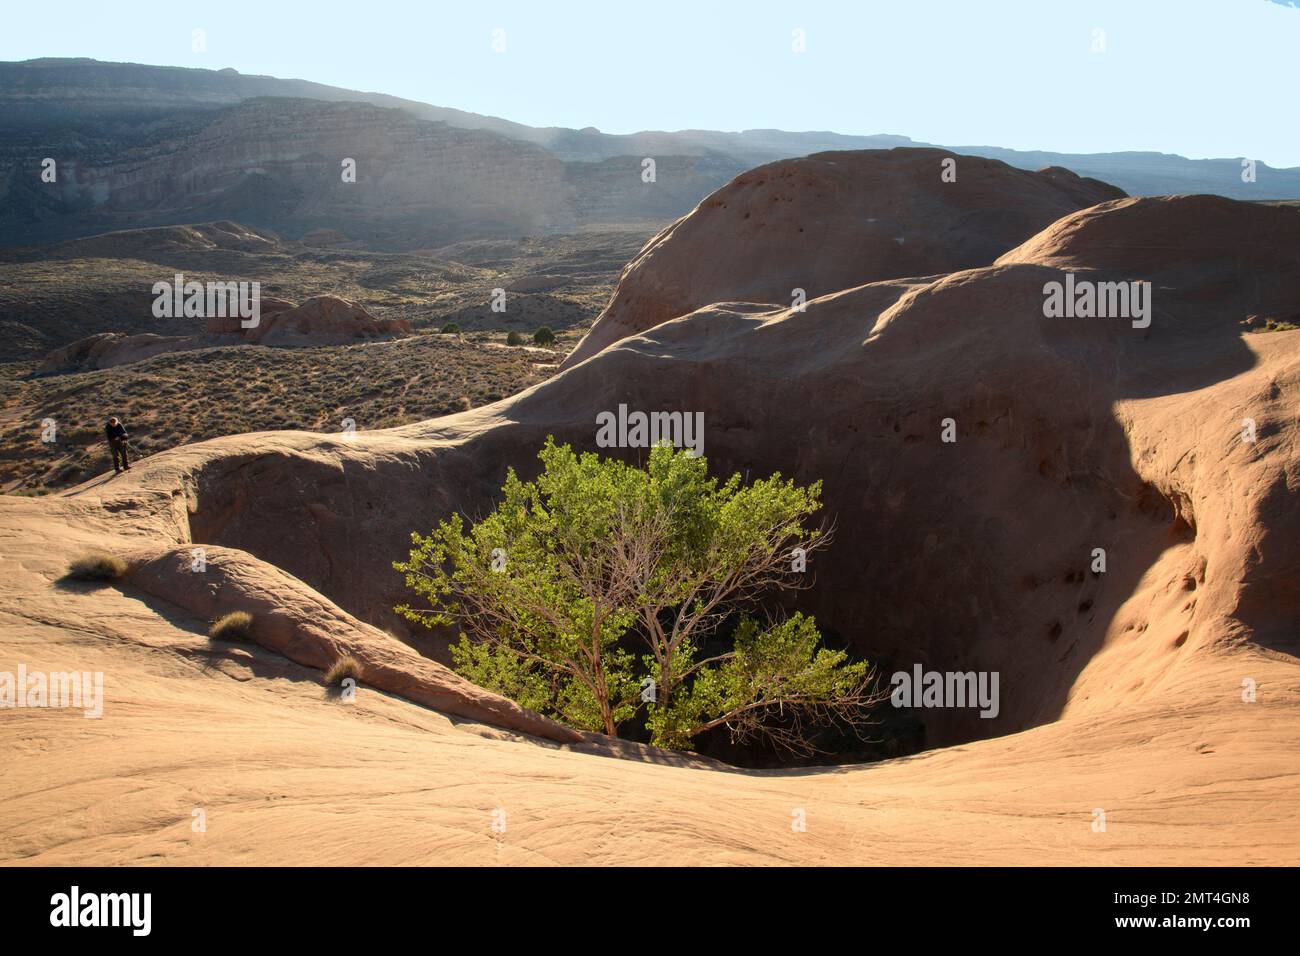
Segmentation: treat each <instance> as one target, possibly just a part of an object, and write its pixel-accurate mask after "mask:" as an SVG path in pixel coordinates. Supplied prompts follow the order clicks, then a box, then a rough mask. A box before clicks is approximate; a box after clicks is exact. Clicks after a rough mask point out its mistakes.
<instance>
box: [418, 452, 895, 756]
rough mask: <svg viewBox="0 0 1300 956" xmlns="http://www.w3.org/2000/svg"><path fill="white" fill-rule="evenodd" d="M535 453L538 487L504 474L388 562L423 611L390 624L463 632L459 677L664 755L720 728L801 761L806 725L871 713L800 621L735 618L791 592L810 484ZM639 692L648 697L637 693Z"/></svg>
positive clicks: (815, 493) (839, 656)
mask: <svg viewBox="0 0 1300 956" xmlns="http://www.w3.org/2000/svg"><path fill="white" fill-rule="evenodd" d="M540 458H541V461H542V465H543V470H542V472H541V474H540V475H539V476H538V477H537V479H536V480H535V481H532V482H524V481H521V480H520V479H519V477H518V476H517V475H516V474H515V473H514V471H513V470H511V471H510V472H509V474H508V475H507V478H506V482H505V486H504V488H503V496H502V500H501V502H500V503H499V504H498V505H497V507H496V509H495V510H494V511H493V512H492V513H491V514H489V515H488V516H487V517H485V518H483V519H482V520H481V521H479V522H478V523H476V524H474V525H473V526H472V527H470V528H468V529H467V528H466V527H465V524H464V522H463V520H462V519H461V517H460V516H459V515H452V516H451V517H450V518H447V519H446V520H444V521H442V522H441V523H440V524H439V526H438V527H437V528H436V529H434V531H433V532H432V533H431V534H429V535H427V536H424V535H420V534H418V533H417V534H413V535H412V543H413V544H414V548H413V550H412V551H411V554H410V559H409V560H408V561H406V562H398V563H396V564H395V565H394V566H395V567H396V568H397V569H398V570H400V571H403V572H404V573H405V575H406V583H407V586H408V587H409V588H411V589H412V590H413V591H414V592H415V593H416V594H418V595H420V596H421V597H423V598H425V599H426V600H427V601H428V606H427V607H426V608H422V609H416V608H413V607H410V606H407V605H404V606H402V607H399V608H398V609H397V610H398V611H399V612H400V613H402V614H404V615H405V616H407V617H408V618H410V619H412V620H415V621H419V622H422V623H424V624H427V625H430V626H437V625H450V624H453V623H454V624H459V626H460V628H461V632H462V633H461V638H460V641H459V643H458V644H457V645H456V646H455V647H454V648H453V650H452V655H453V661H454V664H455V667H456V669H457V670H458V671H459V672H460V673H462V674H463V675H465V676H466V677H467V678H469V679H470V680H472V681H474V682H475V683H477V684H479V685H481V686H484V687H487V688H489V689H492V690H495V691H497V692H499V693H502V694H504V695H506V696H508V697H511V698H512V699H514V700H516V701H518V702H519V703H521V704H523V705H524V706H526V707H529V708H532V709H533V710H536V711H538V712H540V713H544V714H547V715H549V716H552V717H555V718H557V719H559V720H561V721H564V722H566V723H568V724H571V725H573V726H575V727H580V728H583V729H589V730H597V731H602V732H605V733H609V734H616V733H625V734H632V735H633V736H635V735H636V734H637V733H638V732H647V733H648V734H649V736H650V737H651V739H652V741H653V742H654V743H656V744H659V745H663V746H672V747H687V746H689V745H690V741H691V740H692V739H693V738H694V737H696V736H698V735H699V734H701V733H704V732H706V731H708V730H711V729H713V728H715V727H720V726H726V727H728V728H729V729H730V731H731V733H732V736H733V737H734V738H736V739H740V740H743V739H750V738H754V737H765V738H767V739H769V740H771V741H773V742H775V743H776V744H777V745H779V746H784V747H788V748H790V749H792V750H796V751H801V750H802V751H807V750H809V749H811V743H810V740H809V737H810V734H809V729H810V728H811V727H813V726H818V725H824V724H827V723H836V722H839V723H844V724H846V725H848V726H851V727H856V726H858V724H859V723H860V722H861V719H862V718H863V716H864V715H865V712H866V710H867V709H868V708H869V706H870V705H871V704H872V703H874V698H873V695H872V693H871V692H870V690H869V689H868V684H869V680H870V674H869V672H868V666H867V665H866V664H865V663H851V662H849V661H848V658H847V655H846V654H845V653H844V652H842V651H832V650H828V649H826V648H824V647H822V646H821V641H820V636H819V634H818V632H817V628H816V623H815V621H814V620H813V619H812V618H810V617H805V616H803V615H798V614H796V615H794V616H793V617H790V618H788V619H786V620H778V621H774V622H770V623H760V622H759V621H757V620H755V619H754V618H752V617H748V616H741V615H739V614H738V613H737V609H738V608H739V607H745V606H752V605H754V604H756V603H757V601H758V600H759V599H760V598H761V597H762V596H763V595H764V594H765V593H766V592H768V591H771V590H773V589H777V590H779V589H782V588H789V587H797V586H799V585H800V583H801V577H802V576H801V574H800V573H799V571H797V570H796V569H795V568H794V567H793V562H792V560H791V557H792V555H791V552H792V549H793V548H794V547H796V546H797V547H800V548H802V549H804V551H805V552H807V553H811V552H812V551H814V550H816V549H817V548H819V547H821V546H822V545H824V544H825V542H826V540H827V535H826V533H825V532H823V531H821V530H815V529H809V528H806V527H805V526H804V525H805V522H806V520H807V519H808V518H810V516H812V515H813V514H814V513H815V512H816V511H817V510H819V508H820V495H821V484H820V482H816V483H814V484H812V485H809V486H806V487H800V486H798V485H796V484H795V483H794V482H793V481H790V480H785V479H782V477H781V476H780V475H779V474H777V475H773V476H772V477H771V478H767V479H761V480H758V481H755V482H753V483H751V484H748V485H746V484H744V483H743V482H742V481H741V479H740V476H739V475H733V476H732V477H731V478H729V479H728V480H727V481H725V482H719V481H718V480H716V479H714V478H711V477H709V474H708V466H707V462H706V461H705V460H704V459H703V458H701V457H696V456H692V455H691V454H689V453H687V452H684V451H683V452H676V451H674V450H673V449H672V448H671V447H669V446H659V447H656V448H654V449H652V450H651V452H650V455H649V460H648V462H647V464H646V467H645V468H637V467H634V466H632V465H627V464H624V463H622V462H619V461H616V460H612V459H610V460H601V459H600V458H599V457H597V456H596V455H592V454H582V455H578V454H575V453H574V452H573V451H572V450H571V449H570V448H569V446H567V445H564V446H557V445H556V444H555V442H554V440H553V439H550V438H548V439H547V441H546V444H545V446H544V447H543V448H542V450H541V453H540ZM638 646H639V647H640V651H639V652H638V653H634V650H636V649H637V648H638ZM647 681H653V685H654V690H655V697H656V699H655V700H654V701H653V702H643V701H642V699H641V698H642V695H641V691H642V688H643V686H644V684H643V682H647Z"/></svg>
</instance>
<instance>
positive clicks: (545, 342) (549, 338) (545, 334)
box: [533, 325, 555, 348]
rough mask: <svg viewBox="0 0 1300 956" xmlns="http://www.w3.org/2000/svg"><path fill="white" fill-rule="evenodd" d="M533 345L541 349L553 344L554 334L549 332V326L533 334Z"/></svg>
mask: <svg viewBox="0 0 1300 956" xmlns="http://www.w3.org/2000/svg"><path fill="white" fill-rule="evenodd" d="M533 344H534V345H540V346H542V347H543V348H545V347H546V346H550V345H554V344H555V333H554V332H552V331H551V327H550V326H549V325H543V326H542V327H541V328H540V329H538V330H537V331H536V332H534V333H533Z"/></svg>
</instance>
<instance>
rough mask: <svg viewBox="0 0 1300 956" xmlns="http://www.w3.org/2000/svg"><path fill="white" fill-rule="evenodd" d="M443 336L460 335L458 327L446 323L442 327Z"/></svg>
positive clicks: (454, 324) (452, 323) (453, 323)
mask: <svg viewBox="0 0 1300 956" xmlns="http://www.w3.org/2000/svg"><path fill="white" fill-rule="evenodd" d="M442 334H443V335H460V326H459V325H457V324H456V323H455V322H447V323H446V324H444V325H443V327H442Z"/></svg>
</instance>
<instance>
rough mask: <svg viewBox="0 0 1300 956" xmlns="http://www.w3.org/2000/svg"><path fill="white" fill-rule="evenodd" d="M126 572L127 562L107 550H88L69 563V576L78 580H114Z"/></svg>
mask: <svg viewBox="0 0 1300 956" xmlns="http://www.w3.org/2000/svg"><path fill="white" fill-rule="evenodd" d="M124 574H126V562H125V561H124V560H122V559H121V558H119V557H118V556H117V555H115V554H109V553H108V552H107V551H87V552H85V553H84V554H81V555H78V556H77V557H76V558H74V559H73V560H72V561H70V562H69V563H68V577H70V578H73V579H74V580H77V581H112V580H114V579H116V578H120V577H121V576H122V575H124Z"/></svg>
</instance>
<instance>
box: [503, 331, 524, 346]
mask: <svg viewBox="0 0 1300 956" xmlns="http://www.w3.org/2000/svg"><path fill="white" fill-rule="evenodd" d="M523 344H524V337H523V336H522V335H520V334H519V333H518V332H511V333H510V334H509V335H507V336H506V345H523Z"/></svg>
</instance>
